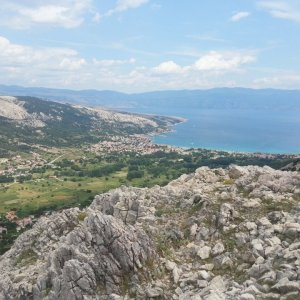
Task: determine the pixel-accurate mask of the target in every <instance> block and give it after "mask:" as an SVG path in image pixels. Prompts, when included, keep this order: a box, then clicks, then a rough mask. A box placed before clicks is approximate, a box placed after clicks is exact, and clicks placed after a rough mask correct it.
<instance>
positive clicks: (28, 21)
mask: <svg viewBox="0 0 300 300" xmlns="http://www.w3.org/2000/svg"><path fill="white" fill-rule="evenodd" d="M90 7H91V0H61V1H58V0H52V1H48V3H47V4H45V2H44V1H38V0H36V1H34V0H33V1H16V0H2V1H1V8H0V24H2V25H5V26H8V27H13V28H17V29H27V28H30V27H31V26H33V25H37V24H48V25H51V26H56V27H64V28H74V27H78V26H80V25H81V24H82V23H83V21H84V14H85V13H87V12H88V10H89V9H90Z"/></svg>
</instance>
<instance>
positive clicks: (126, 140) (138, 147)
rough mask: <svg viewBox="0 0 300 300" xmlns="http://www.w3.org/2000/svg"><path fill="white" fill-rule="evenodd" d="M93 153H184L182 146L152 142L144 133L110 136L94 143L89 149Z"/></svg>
mask: <svg viewBox="0 0 300 300" xmlns="http://www.w3.org/2000/svg"><path fill="white" fill-rule="evenodd" d="M89 150H90V151H91V152H94V153H113V152H119V153H128V152H137V153H139V154H152V153H156V152H159V151H164V152H167V153H169V152H178V153H182V154H183V153H184V152H185V150H184V149H183V148H179V147H174V146H169V145H158V144H154V143H153V142H152V141H151V139H150V138H148V137H147V136H145V135H138V134H136V135H130V136H112V137H110V139H109V140H108V141H103V142H100V143H98V144H94V145H92V146H91V147H90V149H89Z"/></svg>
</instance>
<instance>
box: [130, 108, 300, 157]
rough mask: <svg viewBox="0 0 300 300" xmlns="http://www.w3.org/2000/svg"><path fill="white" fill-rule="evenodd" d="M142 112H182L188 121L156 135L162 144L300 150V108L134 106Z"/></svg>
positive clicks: (266, 150)
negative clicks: (294, 109)
mask: <svg viewBox="0 0 300 300" xmlns="http://www.w3.org/2000/svg"><path fill="white" fill-rule="evenodd" d="M131 111H135V112H141V113H150V114H160V115H168V116H179V117H183V118H186V119H187V121H186V122H185V123H181V124H177V125H175V126H174V128H173V129H174V130H173V131H171V132H169V133H165V134H162V135H159V136H155V137H153V141H154V142H155V143H158V144H168V145H173V146H180V147H186V148H206V149H214V150H225V151H240V152H264V153H278V154H283V153H286V154H287V153H289V154H299V153H300V111H299V110H296V111H288V110H284V111H278V110H275V109H274V110H271V111H270V110H257V109H256V110H240V109H189V108H188V107H186V108H184V109H182V108H181V109H180V110H178V109H172V108H168V109H161V108H159V107H156V108H152V107H149V108H143V109H141V108H140V109H135V110H131Z"/></svg>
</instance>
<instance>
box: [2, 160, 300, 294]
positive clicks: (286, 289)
mask: <svg viewBox="0 0 300 300" xmlns="http://www.w3.org/2000/svg"><path fill="white" fill-rule="evenodd" d="M299 201H300V174H299V173H298V172H284V171H275V170H273V169H271V168H269V167H264V168H260V167H255V166H249V167H238V166H231V167H230V168H228V169H227V170H223V169H214V170H211V169H209V168H205V167H204V168H200V169H198V170H197V171H196V172H195V173H194V174H190V175H183V176H181V177H180V178H179V179H177V180H175V181H173V182H171V183H170V184H168V185H167V186H165V187H159V186H155V187H153V188H149V189H148V188H145V189H138V188H132V187H122V188H119V189H116V190H112V191H110V192H109V193H105V194H102V195H99V196H97V197H96V198H95V200H94V201H93V203H92V204H91V205H90V207H89V208H87V209H85V210H82V211H81V210H79V209H78V208H74V209H69V210H66V211H63V212H59V213H54V214H52V215H51V216H47V217H46V216H44V217H42V218H41V219H40V220H39V221H38V222H37V223H36V224H35V225H34V227H33V229H31V230H29V231H27V232H26V233H24V234H22V235H21V236H20V237H19V238H18V239H17V240H16V242H15V245H14V246H13V247H12V249H11V250H10V251H8V252H7V253H6V254H4V255H3V256H2V257H1V258H0V272H1V275H0V299H1V300H2V299H5V300H6V299H174V300H175V299H180V300H184V299H194V300H195V299H200V300H201V299H203V300H208V299H210V300H218V299H228V300H229V299H244V300H248V299H249V300H252V299H280V300H283V299H299V298H300V285H299V282H300V203H299Z"/></svg>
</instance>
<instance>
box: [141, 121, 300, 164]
mask: <svg viewBox="0 0 300 300" xmlns="http://www.w3.org/2000/svg"><path fill="white" fill-rule="evenodd" d="M171 118H174V119H181V121H179V122H178V123H175V124H172V125H171V127H170V128H165V129H164V128H160V129H161V131H160V132H152V133H150V134H145V135H144V137H146V138H149V139H150V141H151V142H152V143H153V144H155V145H157V146H161V147H168V148H173V149H174V148H177V149H180V152H182V151H184V152H191V151H211V152H216V153H221V152H225V153H228V154H231V155H244V156H250V157H262V156H264V157H274V158H275V157H284V158H295V159H297V158H299V159H300V152H299V153H276V152H264V151H253V152H252V151H235V150H225V149H213V148H202V147H193V146H192V147H186V146H178V145H174V144H164V143H157V142H155V141H154V140H153V138H155V137H156V136H163V135H164V134H168V133H171V132H175V131H176V130H175V128H173V127H174V126H176V125H179V124H182V123H185V122H187V121H188V119H186V118H181V117H175V116H173V117H171Z"/></svg>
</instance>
